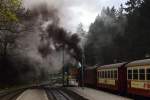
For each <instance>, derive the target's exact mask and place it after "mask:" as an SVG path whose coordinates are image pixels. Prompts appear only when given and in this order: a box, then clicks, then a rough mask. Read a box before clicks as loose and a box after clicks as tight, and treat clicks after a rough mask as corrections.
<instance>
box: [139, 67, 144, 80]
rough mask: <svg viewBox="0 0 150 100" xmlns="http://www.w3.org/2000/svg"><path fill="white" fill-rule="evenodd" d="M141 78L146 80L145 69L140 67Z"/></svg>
mask: <svg viewBox="0 0 150 100" xmlns="http://www.w3.org/2000/svg"><path fill="white" fill-rule="evenodd" d="M139 79H140V80H145V69H139Z"/></svg>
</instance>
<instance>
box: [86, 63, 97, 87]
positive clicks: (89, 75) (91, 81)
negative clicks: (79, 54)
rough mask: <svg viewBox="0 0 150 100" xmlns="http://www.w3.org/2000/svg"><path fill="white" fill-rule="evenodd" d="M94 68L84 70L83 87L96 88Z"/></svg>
mask: <svg viewBox="0 0 150 100" xmlns="http://www.w3.org/2000/svg"><path fill="white" fill-rule="evenodd" d="M96 82H97V77H96V66H91V67H87V68H85V70H84V85H85V86H90V87H96Z"/></svg>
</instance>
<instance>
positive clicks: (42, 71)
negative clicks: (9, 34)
mask: <svg viewBox="0 0 150 100" xmlns="http://www.w3.org/2000/svg"><path fill="white" fill-rule="evenodd" d="M58 10H59V9H55V8H53V7H52V8H51V7H48V6H46V4H40V5H37V6H34V7H32V9H25V11H23V12H22V13H21V14H19V15H18V16H19V18H20V22H21V25H20V26H21V27H23V28H24V27H25V28H26V29H27V30H26V31H25V32H22V34H23V36H22V37H19V38H18V39H17V40H16V45H17V47H16V48H14V51H15V53H14V52H13V53H12V52H11V50H10V52H9V54H10V55H7V56H5V57H3V56H1V57H0V85H5V84H8V85H11V84H12V85H14V84H17V83H34V82H37V80H38V81H39V80H41V81H42V80H46V79H47V76H48V73H49V72H53V70H57V71H58V70H60V69H61V68H62V66H63V65H62V62H61V61H62V56H61V55H62V52H63V50H64V53H65V59H64V61H65V63H73V64H75V63H76V62H77V61H81V49H80V47H79V45H78V44H79V42H80V39H79V37H78V35H76V34H73V33H70V32H67V31H66V30H65V29H64V28H62V27H60V25H59V20H60V19H61V16H58V15H59V14H58V13H59V11H58Z"/></svg>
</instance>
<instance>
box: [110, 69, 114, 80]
mask: <svg viewBox="0 0 150 100" xmlns="http://www.w3.org/2000/svg"><path fill="white" fill-rule="evenodd" d="M110 74H111V78H112V79H113V78H114V77H113V70H111V73H110Z"/></svg>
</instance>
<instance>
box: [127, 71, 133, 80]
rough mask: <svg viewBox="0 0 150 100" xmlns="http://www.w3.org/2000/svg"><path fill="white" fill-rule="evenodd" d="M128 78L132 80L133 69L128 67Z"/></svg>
mask: <svg viewBox="0 0 150 100" xmlns="http://www.w3.org/2000/svg"><path fill="white" fill-rule="evenodd" d="M128 79H129V80H132V70H131V69H128Z"/></svg>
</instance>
